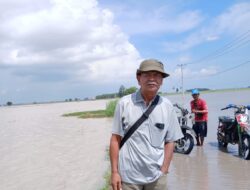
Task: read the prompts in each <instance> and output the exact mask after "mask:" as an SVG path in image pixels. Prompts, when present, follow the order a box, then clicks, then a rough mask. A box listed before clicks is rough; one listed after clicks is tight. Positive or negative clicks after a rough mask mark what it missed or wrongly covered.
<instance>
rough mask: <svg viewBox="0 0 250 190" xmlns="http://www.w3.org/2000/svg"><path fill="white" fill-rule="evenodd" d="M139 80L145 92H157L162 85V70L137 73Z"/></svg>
mask: <svg viewBox="0 0 250 190" xmlns="http://www.w3.org/2000/svg"><path fill="white" fill-rule="evenodd" d="M137 80H138V84H139V85H140V86H141V90H142V91H143V92H151V93H157V91H158V90H159V88H160V86H161V85H162V81H163V76H162V74H161V73H160V72H157V71H148V72H142V73H141V74H139V75H137Z"/></svg>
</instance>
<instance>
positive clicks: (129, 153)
mask: <svg viewBox="0 0 250 190" xmlns="http://www.w3.org/2000/svg"><path fill="white" fill-rule="evenodd" d="M136 76H137V80H138V84H139V85H140V90H139V91H137V92H135V93H133V94H130V95H127V96H125V97H123V98H121V99H120V101H119V102H118V104H117V106H116V111H115V115H114V122H113V128H112V136H111V140H110V160H111V183H112V188H113V190H120V189H122V190H132V189H133V190H134V189H136V190H137V189H138V190H164V189H167V177H166V174H167V173H168V169H169V165H170V162H171V160H172V157H173V150H174V141H176V140H178V139H180V138H182V137H183V135H182V132H181V129H180V126H179V123H178V119H177V116H176V113H175V110H174V108H173V105H172V104H171V102H170V101H169V100H168V99H167V98H165V97H160V99H159V102H158V103H157V105H156V107H155V108H154V110H153V111H152V113H151V114H150V115H149V117H148V118H147V119H146V120H145V121H144V122H143V123H142V124H141V125H140V126H139V128H138V129H137V130H136V131H135V132H134V133H133V134H132V135H131V137H130V138H129V139H128V140H127V141H126V142H125V144H124V145H123V146H122V148H121V149H120V148H119V147H120V143H121V140H122V138H123V137H124V135H126V133H127V132H128V130H129V129H130V127H131V126H132V125H133V124H134V123H135V122H136V121H137V120H138V119H139V118H140V117H141V115H142V114H143V113H144V112H145V111H146V110H147V108H148V107H149V106H150V105H151V103H152V102H153V100H154V99H155V98H156V96H157V93H158V90H159V88H160V86H161V85H162V82H163V79H164V78H165V77H168V76H169V74H167V73H166V72H165V71H164V65H163V64H162V63H161V62H160V61H158V60H155V59H148V60H145V61H143V62H142V63H141V64H140V67H139V69H138V70H137V73H136Z"/></svg>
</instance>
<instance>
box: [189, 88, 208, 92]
mask: <svg viewBox="0 0 250 190" xmlns="http://www.w3.org/2000/svg"><path fill="white" fill-rule="evenodd" d="M196 89H197V90H199V91H207V90H210V89H209V88H196ZM192 90H193V89H188V90H186V92H191V91H192Z"/></svg>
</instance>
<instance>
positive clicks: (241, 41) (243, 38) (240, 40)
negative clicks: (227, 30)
mask: <svg viewBox="0 0 250 190" xmlns="http://www.w3.org/2000/svg"><path fill="white" fill-rule="evenodd" d="M249 37H250V30H248V31H247V32H245V33H243V34H241V35H240V36H238V37H236V38H235V39H234V40H232V41H231V42H229V43H227V44H226V45H224V46H222V47H221V48H219V49H217V50H216V51H214V52H212V53H210V54H208V55H206V56H204V57H202V58H200V59H198V60H196V61H193V62H191V63H187V65H192V64H197V63H200V62H204V61H207V60H211V59H215V58H217V57H220V56H222V55H225V54H227V53H229V52H231V51H233V50H235V49H237V48H239V47H242V46H244V45H246V44H248V43H249V42H250V39H247V38H249Z"/></svg>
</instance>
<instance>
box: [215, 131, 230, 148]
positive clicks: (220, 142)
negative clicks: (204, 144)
mask: <svg viewBox="0 0 250 190" xmlns="http://www.w3.org/2000/svg"><path fill="white" fill-rule="evenodd" d="M217 140H218V145H219V147H224V148H227V145H228V143H226V142H224V141H223V140H222V137H221V135H220V134H219V133H217Z"/></svg>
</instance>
